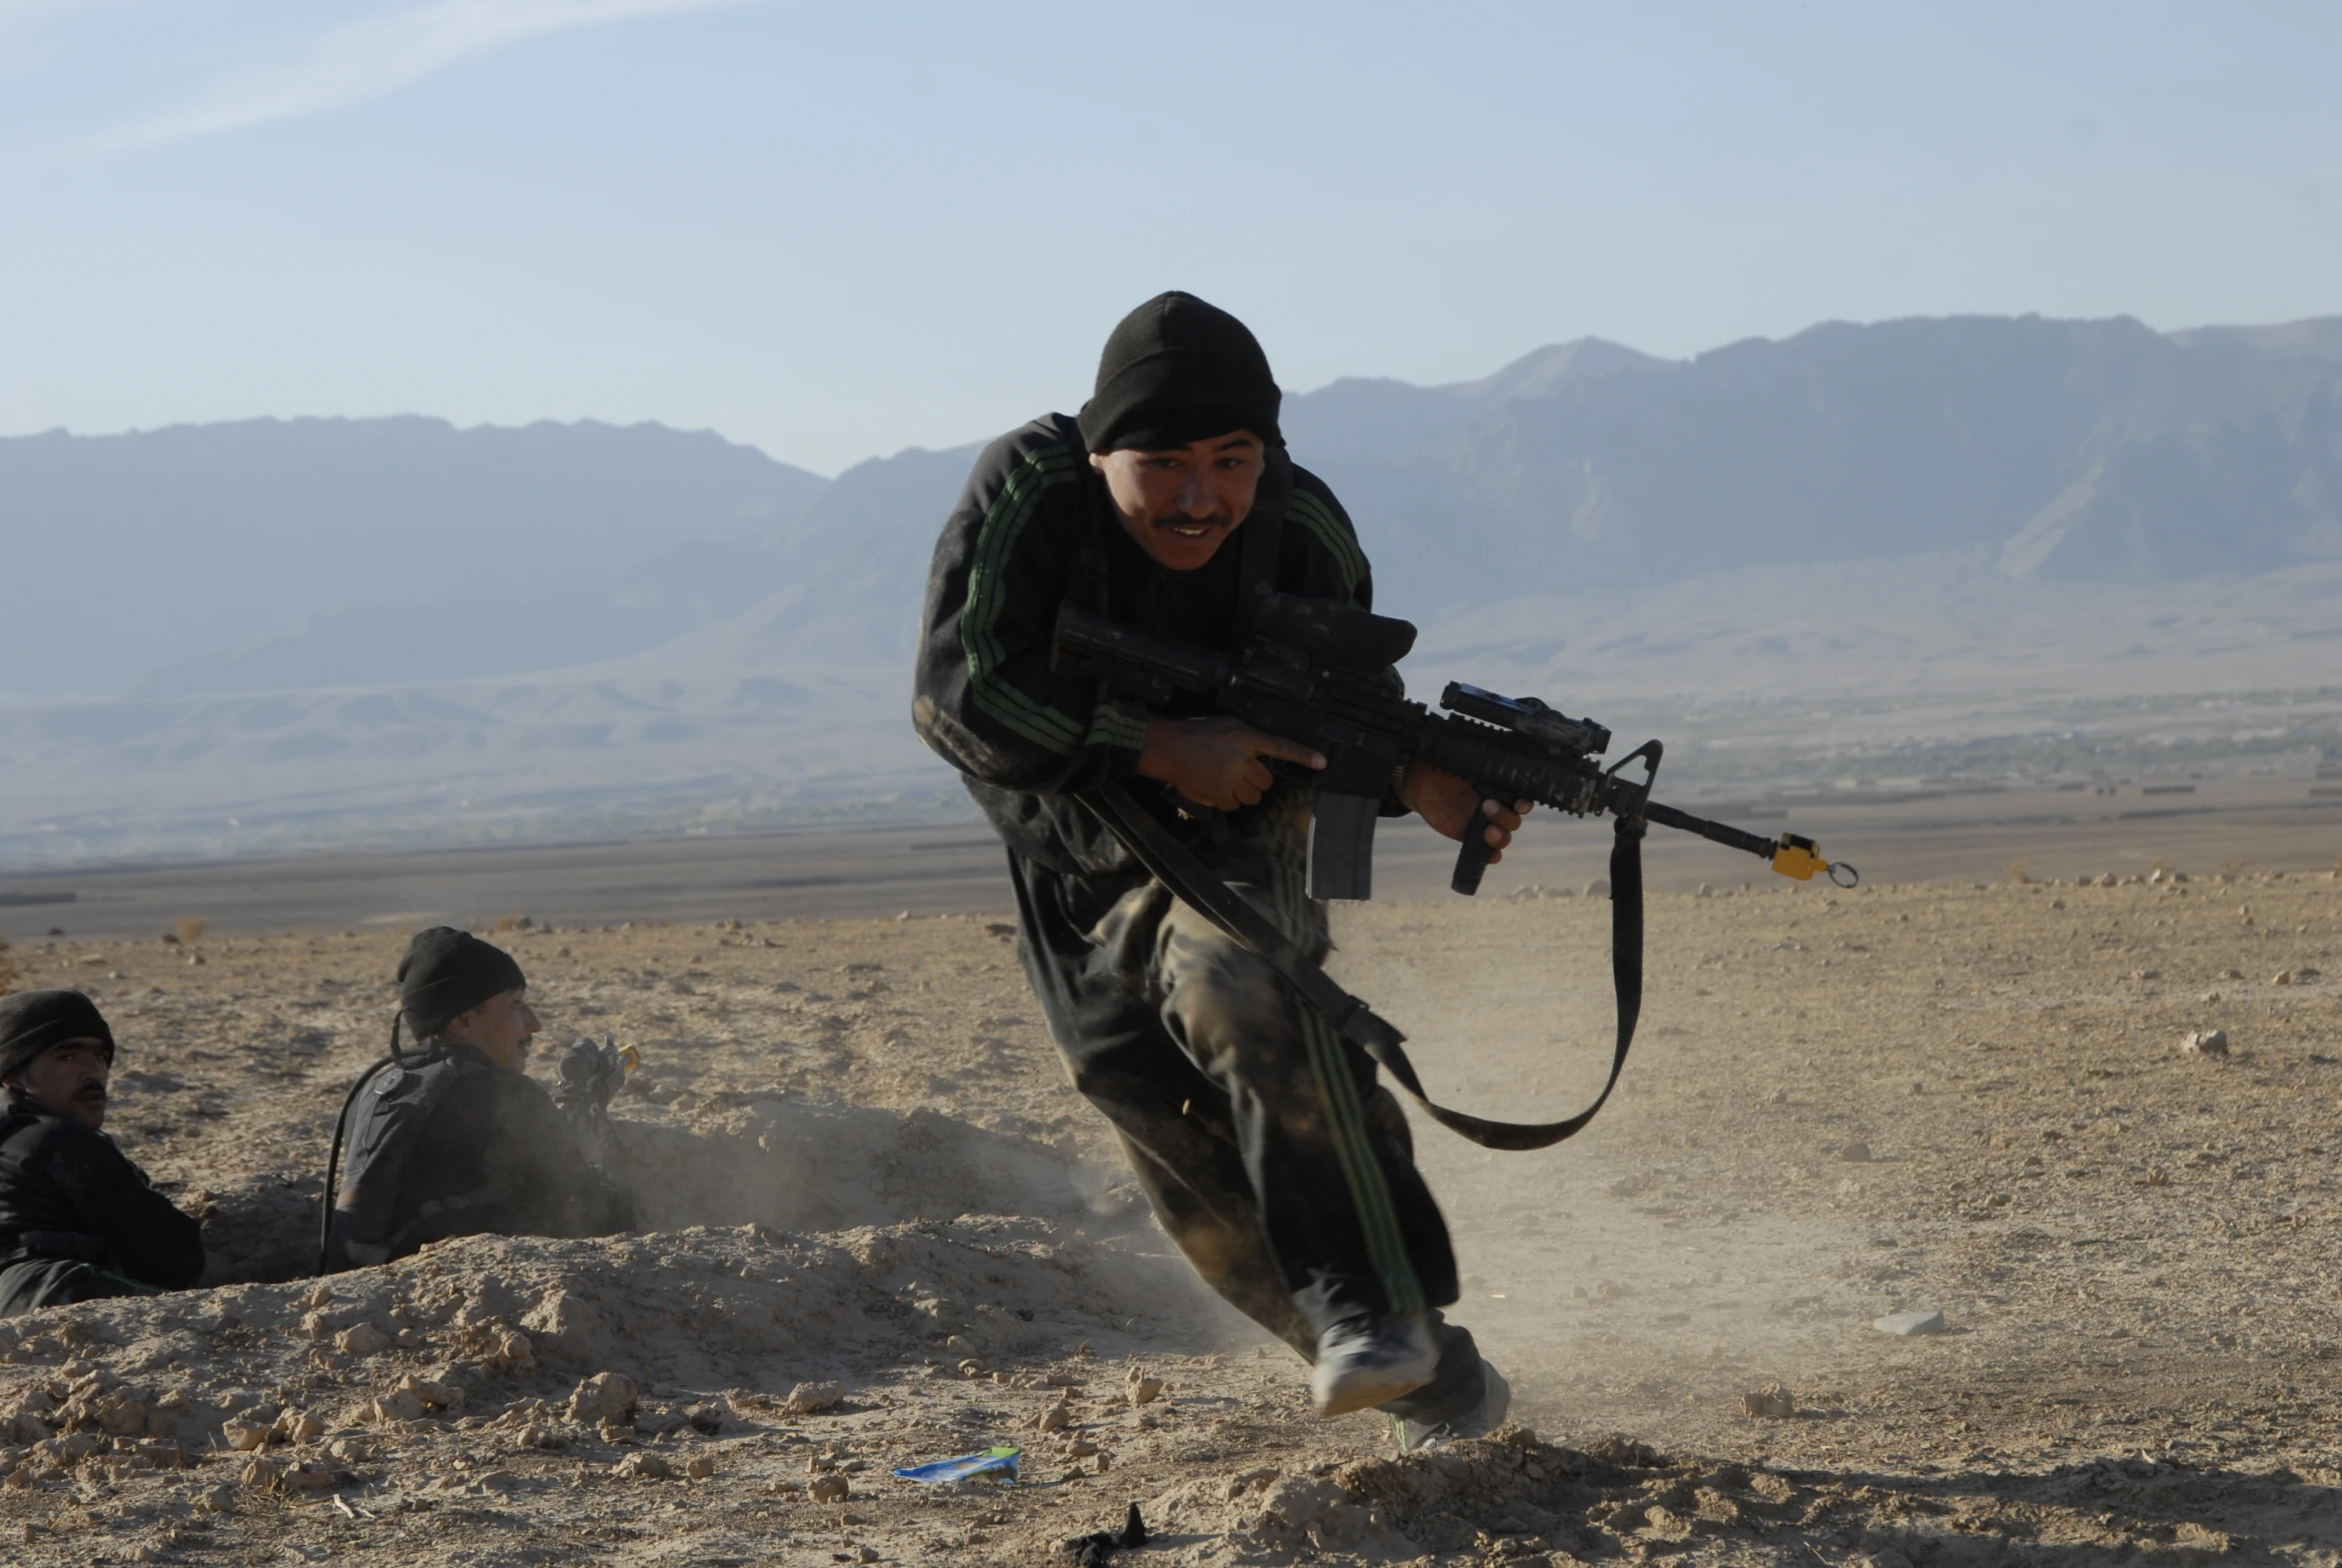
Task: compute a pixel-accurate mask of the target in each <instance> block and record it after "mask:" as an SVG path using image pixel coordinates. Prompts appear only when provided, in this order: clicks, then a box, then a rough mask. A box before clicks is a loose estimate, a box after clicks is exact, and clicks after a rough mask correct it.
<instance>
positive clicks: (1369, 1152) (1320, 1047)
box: [1301, 1007, 1424, 1312]
mask: <svg viewBox="0 0 2342 1568" xmlns="http://www.w3.org/2000/svg"><path fill="white" fill-rule="evenodd" d="M1301 1033H1302V1036H1303V1038H1304V1039H1305V1040H1306V1041H1307V1042H1308V1046H1309V1066H1310V1069H1311V1071H1312V1072H1313V1073H1314V1074H1315V1075H1316V1079H1317V1090H1318V1098H1319V1100H1320V1102H1321V1103H1323V1104H1324V1106H1325V1108H1326V1110H1327V1111H1328V1113H1329V1116H1328V1118H1327V1122H1328V1126H1329V1128H1330V1130H1331V1131H1332V1134H1333V1146H1334V1152H1335V1154H1336V1155H1337V1156H1338V1157H1339V1158H1340V1160H1341V1165H1342V1174H1343V1176H1346V1177H1347V1178H1348V1181H1349V1186H1350V1201H1351V1202H1352V1204H1354V1205H1355V1207H1356V1208H1357V1211H1358V1222H1359V1227H1360V1228H1361V1229H1362V1230H1363V1231H1364V1232H1365V1237H1366V1255H1367V1257H1368V1258H1369V1259H1370V1260H1371V1261H1372V1263H1373V1265H1374V1272H1375V1273H1376V1274H1377V1275H1379V1276H1380V1277H1381V1280H1382V1291H1383V1294H1384V1295H1385V1296H1386V1297H1388V1299H1389V1304H1390V1309H1391V1310H1392V1311H1393V1312H1420V1311H1422V1310H1423V1305H1424V1302H1423V1286H1422V1282H1421V1281H1420V1280H1418V1279H1417V1278H1416V1277H1415V1264H1414V1260H1413V1259H1412V1258H1410V1257H1409V1256H1408V1255H1407V1246H1406V1238H1405V1235H1404V1234H1403V1232H1402V1231H1401V1230H1400V1228H1399V1222H1398V1209H1397V1205H1396V1204H1394V1203H1393V1202H1392V1201H1391V1198H1390V1183H1389V1182H1387V1181H1385V1180H1384V1179H1383V1176H1382V1162H1381V1161H1380V1160H1378V1159H1377V1158H1376V1157H1375V1154H1374V1146H1373V1143H1372V1142H1371V1141H1370V1140H1369V1139H1368V1137H1367V1135H1366V1114H1365V1108H1364V1107H1363V1106H1362V1105H1361V1104H1360V1103H1359V1100H1358V1086H1357V1082H1356V1081H1355V1080H1354V1079H1353V1078H1351V1076H1350V1066H1349V1061H1348V1058H1347V1055H1346V1054H1345V1053H1344V1051H1343V1050H1342V1044H1341V1040H1340V1038H1339V1037H1338V1036H1336V1035H1335V1034H1334V1032H1333V1030H1332V1029H1331V1028H1330V1027H1328V1026H1327V1024H1326V1022H1325V1020H1323V1019H1321V1018H1319V1017H1318V1016H1317V1014H1316V1013H1315V1011H1314V1010H1312V1009H1310V1008H1307V1007H1303V1008H1302V1009H1301Z"/></svg>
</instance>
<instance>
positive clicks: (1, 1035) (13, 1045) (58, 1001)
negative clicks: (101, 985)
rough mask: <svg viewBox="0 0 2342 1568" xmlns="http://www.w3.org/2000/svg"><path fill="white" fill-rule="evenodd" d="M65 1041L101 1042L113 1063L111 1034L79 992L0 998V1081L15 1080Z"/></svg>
mask: <svg viewBox="0 0 2342 1568" xmlns="http://www.w3.org/2000/svg"><path fill="white" fill-rule="evenodd" d="M68 1040H102V1041H104V1042H105V1043H106V1061H107V1063H108V1065H109V1066H110V1065H112V1063H113V1061H114V1031H113V1030H111V1029H109V1028H107V1026H106V1015H105V1014H103V1013H100V1012H99V1011H98V1005H97V1004H96V1003H95V1002H92V1001H91V1000H90V999H89V998H88V997H85V996H83V995H82V994H81V993H80V992H78V991H19V992H18V993H17V994H16V995H14V996H12V997H0V1079H8V1078H13V1077H15V1076H16V1075H17V1074H18V1073H19V1072H21V1071H23V1070H24V1069H25V1068H28V1067H30V1066H32V1061H33V1058H35V1057H37V1056H39V1055H40V1054H41V1053H42V1052H44V1051H46V1050H48V1049H49V1048H50V1047H51V1046H54V1045H58V1044H61V1043H62V1042H64V1041H68Z"/></svg>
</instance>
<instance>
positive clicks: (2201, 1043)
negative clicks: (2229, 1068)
mask: <svg viewBox="0 0 2342 1568" xmlns="http://www.w3.org/2000/svg"><path fill="white" fill-rule="evenodd" d="M2179 1054H2180V1055H2181V1056H2183V1057H2224V1056H2226V1055H2227V1054H2228V1031H2226V1030H2224V1029H2206V1030H2199V1031H2198V1032H2196V1033H2195V1034H2192V1035H2189V1036H2188V1037H2187V1038H2186V1039H2185V1040H2183V1041H2181V1042H2180V1043H2179Z"/></svg>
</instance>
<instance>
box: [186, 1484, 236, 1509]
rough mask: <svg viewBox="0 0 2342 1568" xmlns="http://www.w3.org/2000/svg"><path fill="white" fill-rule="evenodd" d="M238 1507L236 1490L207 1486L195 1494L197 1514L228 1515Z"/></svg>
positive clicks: (228, 1487)
mask: <svg viewBox="0 0 2342 1568" xmlns="http://www.w3.org/2000/svg"><path fill="white" fill-rule="evenodd" d="M235 1506H236V1488H235V1487H233V1486H207V1487H205V1488H204V1489H203V1490H202V1491H200V1492H198V1493H196V1494H195V1511H196V1512H197V1513H227V1512H229V1511H230V1510H231V1509H233V1508H234V1507H235Z"/></svg>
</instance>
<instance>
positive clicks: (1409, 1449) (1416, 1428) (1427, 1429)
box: [1390, 1357, 1512, 1454]
mask: <svg viewBox="0 0 2342 1568" xmlns="http://www.w3.org/2000/svg"><path fill="white" fill-rule="evenodd" d="M1511 1408H1512V1384H1510V1383H1508V1382H1506V1381H1505V1380H1504V1374H1503V1373H1502V1372H1499V1371H1498V1370H1497V1369H1496V1368H1495V1367H1493V1366H1491V1365H1489V1364H1488V1362H1487V1360H1486V1358H1485V1357H1483V1358H1482V1360H1481V1362H1480V1403H1479V1404H1478V1405H1477V1406H1475V1407H1474V1408H1473V1409H1471V1410H1469V1411H1467V1412H1465V1413H1464V1414H1462V1415H1456V1416H1450V1417H1448V1418H1447V1419H1446V1420H1444V1421H1409V1420H1406V1419H1404V1418H1402V1417H1399V1416H1395V1415H1394V1416H1392V1417H1391V1418H1390V1434H1391V1436H1393V1437H1395V1438H1396V1439H1398V1451H1399V1452H1400V1453H1402V1454H1411V1453H1419V1452H1421V1451H1422V1450H1423V1449H1426V1448H1439V1447H1444V1446H1445V1445H1447V1444H1448V1443H1452V1442H1459V1441H1461V1440H1462V1439H1464V1438H1466V1437H1485V1436H1487V1435H1488V1434H1489V1433H1490V1432H1493V1431H1495V1430H1496V1428H1497V1426H1498V1424H1499V1423H1501V1422H1502V1421H1503V1420H1504V1415H1505V1412H1506V1411H1507V1410H1510V1409H1511Z"/></svg>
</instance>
